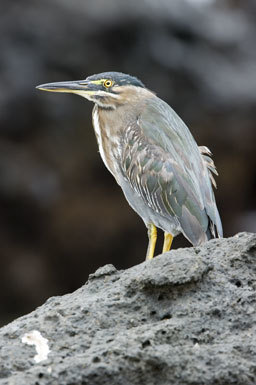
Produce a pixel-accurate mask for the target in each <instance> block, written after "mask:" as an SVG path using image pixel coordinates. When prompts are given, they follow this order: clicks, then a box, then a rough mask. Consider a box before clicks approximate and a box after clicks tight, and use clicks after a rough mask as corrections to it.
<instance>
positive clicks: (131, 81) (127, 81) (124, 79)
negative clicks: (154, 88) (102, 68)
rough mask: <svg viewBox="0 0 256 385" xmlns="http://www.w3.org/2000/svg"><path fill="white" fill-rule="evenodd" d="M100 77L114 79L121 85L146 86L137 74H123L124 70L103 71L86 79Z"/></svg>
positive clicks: (98, 78) (97, 78)
mask: <svg viewBox="0 0 256 385" xmlns="http://www.w3.org/2000/svg"><path fill="white" fill-rule="evenodd" d="M100 79H110V80H113V81H114V82H115V83H117V84H118V85H120V86H124V85H132V86H136V87H142V88H145V86H144V84H143V83H142V82H141V81H140V80H139V79H137V78H136V77H135V76H130V75H127V74H123V73H122V72H102V73H100V74H97V75H92V76H89V77H88V78H87V79H86V80H100Z"/></svg>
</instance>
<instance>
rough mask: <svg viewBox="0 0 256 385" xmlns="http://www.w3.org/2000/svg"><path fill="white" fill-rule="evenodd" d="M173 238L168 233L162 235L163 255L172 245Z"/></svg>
mask: <svg viewBox="0 0 256 385" xmlns="http://www.w3.org/2000/svg"><path fill="white" fill-rule="evenodd" d="M172 240H173V236H172V234H169V233H166V232H165V233H164V245H163V253H166V252H167V251H169V250H170V248H171V245H172Z"/></svg>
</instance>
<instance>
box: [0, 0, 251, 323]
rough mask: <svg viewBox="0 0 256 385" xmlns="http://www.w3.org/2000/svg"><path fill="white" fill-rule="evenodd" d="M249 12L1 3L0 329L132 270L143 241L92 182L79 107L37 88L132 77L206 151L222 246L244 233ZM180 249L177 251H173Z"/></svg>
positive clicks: (135, 3) (55, 0)
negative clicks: (94, 280)
mask: <svg viewBox="0 0 256 385" xmlns="http://www.w3.org/2000/svg"><path fill="white" fill-rule="evenodd" d="M255 4H256V3H255V1H254V0H248V1H247V0H240V1H239V0H233V1H227V0H226V1H225V0H220V1H215V0H172V1H166V0H157V1H156V0H129V1H128V0H120V1H118V0H90V1H89V0H88V1H86V0H74V1H70V0H44V1H42V0H31V1H29V0H16V1H15V0H12V1H10V0H1V4H0V269H1V274H0V309H1V312H0V324H4V323H6V322H8V321H10V320H11V319H13V318H15V317H17V316H18V315H21V314H24V313H26V312H28V311H30V310H32V309H33V308H34V307H36V306H38V305H40V304H42V303H43V302H44V301H45V300H46V299H47V298H48V297H49V296H53V295H62V294H64V293H67V292H70V291H72V290H75V289H76V288H78V287H79V286H80V285H82V284H83V283H84V282H85V281H86V280H87V277H88V274H89V273H92V272H94V271H95V269H96V268H97V267H99V266H101V265H103V264H106V263H113V264H114V265H115V266H116V267H117V268H119V269H120V268H121V269H124V268H127V267H129V266H132V265H134V264H137V263H139V262H141V261H143V260H144V257H145V252H146V247H147V235H146V230H145V228H144V224H143V222H142V220H141V219H140V218H139V217H138V216H137V215H136V214H135V213H134V212H133V211H132V209H130V207H129V206H128V204H127V203H126V201H125V199H124V197H123V194H122V192H121V190H120V188H119V187H118V186H117V185H116V184H115V181H114V179H113V177H112V176H111V175H110V174H109V173H108V171H107V170H106V169H105V167H104V165H103V163H102V161H101V159H100V156H99V153H98V150H97V145H96V140H95V137H94V132H93V129H92V123H91V110H92V104H91V103H89V102H87V101H86V100H84V99H82V98H78V97H75V96H73V95H65V94H50V93H42V92H40V91H38V90H36V89H35V86H36V85H38V84H40V83H46V82H52V81H62V80H74V79H83V78H85V77H87V76H88V75H91V74H94V73H98V72H103V71H110V70H116V71H122V72H126V73H130V74H132V75H135V76H137V77H139V78H140V79H141V80H142V81H143V82H144V83H145V84H146V85H147V86H148V87H149V88H150V89H152V90H154V91H156V92H157V94H158V95H159V96H160V97H161V98H163V99H164V100H166V101H167V102H168V103H169V104H170V105H171V106H172V107H173V108H174V109H175V110H176V111H177V112H178V114H179V115H180V116H181V117H182V118H183V120H184V121H185V122H186V123H187V124H188V126H189V127H190V129H191V131H192V133H193V135H194V136H195V138H196V140H197V142H198V144H199V145H206V146H209V147H210V149H211V150H212V152H213V154H214V160H215V163H216V165H217V168H218V171H219V174H220V176H219V177H218V178H217V184H218V190H217V191H216V199H217V202H218V207H219V210H220V213H221V216H222V219H223V225H224V233H225V236H230V235H233V234H235V233H237V232H238V231H244V230H247V231H256V204H255V187H256V156H255V151H256V148H255V140H256V127H255V125H256V124H255V122H256V119H255V117H256V116H255V115H256V112H255V107H256V49H255V48H256V23H255V11H256V6H255ZM185 245H188V243H186V241H184V239H183V238H182V237H178V238H176V239H175V241H174V245H173V247H174V248H177V247H180V246H185Z"/></svg>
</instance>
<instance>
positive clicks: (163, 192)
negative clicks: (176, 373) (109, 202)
mask: <svg viewBox="0 0 256 385" xmlns="http://www.w3.org/2000/svg"><path fill="white" fill-rule="evenodd" d="M143 103H144V104H143V108H140V111H142V112H141V113H140V114H139V115H138V117H137V120H136V124H135V123H134V124H133V126H130V127H129V129H130V133H129V132H128V134H129V135H127V133H126V139H125V140H126V141H127V145H126V146H124V152H123V170H124V174H125V175H126V177H127V175H128V178H130V180H129V181H130V183H131V185H132V186H134V188H136V185H137V187H139V190H138V188H137V190H138V191H139V192H140V195H141V198H142V199H143V200H144V202H145V203H147V204H148V205H149V206H150V207H151V208H153V209H155V211H156V215H162V216H164V217H168V216H169V217H170V219H172V220H173V219H174V220H175V221H178V223H179V226H178V227H180V228H181V231H182V233H183V234H184V235H185V236H186V238H188V239H189V240H190V241H191V243H192V244H194V245H197V244H200V243H202V242H204V241H206V240H207V239H210V238H213V237H215V236H217V235H218V236H222V225H221V220H220V216H219V213H218V209H217V207H216V202H215V197H214V193H213V189H212V184H211V179H210V170H209V169H208V167H207V162H206V161H205V159H204V156H203V155H202V154H201V151H200V148H199V147H198V146H197V144H196V142H195V140H194V138H193V136H192V135H191V133H190V131H189V129H188V127H187V126H186V125H185V123H184V122H183V121H182V120H181V119H180V118H179V116H178V115H177V114H176V113H175V111H174V110H173V109H172V108H171V107H170V106H169V105H168V104H167V103H165V102H164V101H163V100H161V99H159V98H158V97H156V96H153V95H152V97H150V98H148V99H147V100H145V101H144V102H143ZM138 138H139V139H138ZM139 147H140V152H139V151H135V149H139ZM131 154H132V157H131V156H130V155H131ZM143 154H144V157H143ZM129 156H130V158H131V163H130V164H129V162H128V163H127V162H126V160H127V157H128V158H129ZM131 170H132V172H131ZM138 191H137V193H138ZM150 195H151V197H150ZM152 202H153V203H152ZM154 202H155V205H154ZM163 230H167V229H163Z"/></svg>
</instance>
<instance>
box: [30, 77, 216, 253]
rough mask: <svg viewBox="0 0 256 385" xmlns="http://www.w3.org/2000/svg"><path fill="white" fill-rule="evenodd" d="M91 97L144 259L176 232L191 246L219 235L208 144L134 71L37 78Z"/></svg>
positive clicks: (102, 144) (54, 88) (102, 147)
mask: <svg viewBox="0 0 256 385" xmlns="http://www.w3.org/2000/svg"><path fill="white" fill-rule="evenodd" d="M37 88H38V89H40V90H44V91H50V92H65V93H73V94H77V95H80V96H82V97H84V98H85V99H87V100H89V101H91V102H93V103H94V107H93V111H92V121H93V127H94V131H95V134H96V139H97V142H98V147H99V152H100V155H101V158H102V160H103V162H104V164H105V166H106V168H107V169H108V170H109V171H110V173H111V174H112V175H113V177H114V178H115V180H116V182H117V183H118V185H119V186H120V187H121V189H122V191H123V193H124V195H125V198H126V199H127V201H128V203H129V204H130V206H131V207H132V208H133V209H134V210H135V212H136V213H137V214H138V215H139V216H140V217H141V218H142V220H143V222H144V224H145V226H146V227H147V230H148V238H149V239H148V248H147V252H146V260H150V259H152V258H153V257H154V253H155V246H156V241H157V229H160V230H162V231H163V232H164V241H163V249H162V252H163V253H165V252H167V251H169V250H170V248H171V245H172V241H173V238H174V237H175V236H177V235H178V234H180V233H182V234H183V235H184V236H185V238H187V239H188V241H189V242H190V243H191V244H192V245H193V246H198V245H201V244H203V243H204V242H206V241H208V240H210V239H212V238H217V237H222V236H223V230H222V223H221V219H220V215H219V212H218V209H217V205H216V201H215V196H214V192H213V186H214V187H216V183H215V180H214V177H213V174H215V175H218V173H217V170H216V167H215V165H214V162H213V160H212V158H211V155H212V153H211V151H210V150H209V149H208V147H206V146H198V145H197V143H196V141H195V139H194V137H193V136H192V134H191V132H190V131H189V129H188V127H187V126H186V124H185V123H184V122H183V120H182V119H181V118H180V117H179V116H178V115H177V113H176V112H175V111H174V110H173V109H172V108H171V107H170V106H169V105H168V104H167V103H166V102H165V101H163V100H162V99H160V98H159V97H158V96H157V95H156V93H154V92H153V91H151V90H150V89H149V88H147V87H146V86H145V85H144V84H143V83H142V82H141V81H140V80H139V79H138V78H137V77H135V76H131V75H128V74H124V73H121V72H103V73H99V74H96V75H92V76H88V77H87V78H86V79H84V80H77V81H65V82H55V83H47V84H41V85H39V86H37Z"/></svg>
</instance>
